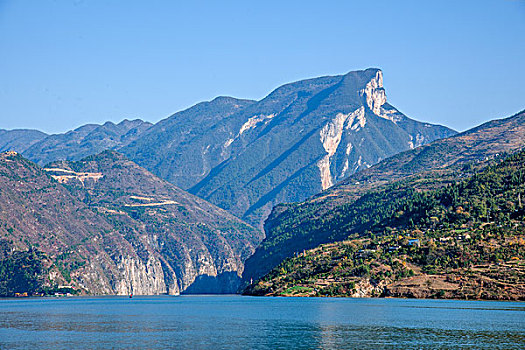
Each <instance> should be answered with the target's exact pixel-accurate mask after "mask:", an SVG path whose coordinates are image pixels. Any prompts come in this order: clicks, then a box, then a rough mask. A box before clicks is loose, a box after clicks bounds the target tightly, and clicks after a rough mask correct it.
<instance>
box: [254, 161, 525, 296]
mask: <svg viewBox="0 0 525 350" xmlns="http://www.w3.org/2000/svg"><path fill="white" fill-rule="evenodd" d="M409 185H410V183H409V182H400V183H394V184H391V185H390V186H388V187H387V188H385V189H383V190H380V191H376V192H373V193H369V194H367V195H365V196H363V197H362V198H361V199H360V200H358V201H357V202H356V203H355V205H352V206H349V207H348V208H346V211H341V212H338V214H335V215H334V216H333V218H332V219H331V220H330V225H332V229H333V232H336V234H339V235H340V237H341V238H343V234H344V232H345V230H348V229H349V227H353V228H355V227H356V226H360V227H361V230H360V233H359V234H355V235H352V236H350V237H345V238H346V240H344V241H339V242H337V243H332V244H326V245H322V246H319V247H317V248H315V249H312V250H307V251H304V252H300V253H297V254H295V256H294V257H292V258H289V259H286V260H285V261H283V262H282V263H281V264H280V265H279V266H277V267H276V268H274V269H273V270H272V271H271V272H270V273H269V274H267V275H266V276H264V277H263V278H261V280H260V281H258V282H257V283H255V284H252V285H251V286H249V287H248V288H247V290H246V291H245V293H247V294H256V295H261V294H269V295H308V296H321V295H328V296H408V297H445V298H447V297H448V298H483V299H520V300H523V299H525V260H524V259H525V203H523V202H524V201H523V198H524V197H525V151H521V152H519V153H517V154H515V155H512V156H509V157H507V158H506V159H505V160H503V161H501V162H499V163H498V164H497V165H493V166H489V167H487V168H486V169H485V170H484V171H482V172H480V173H477V174H474V175H473V176H472V177H471V178H469V179H468V180H463V181H456V182H455V183H452V184H449V185H447V186H444V187H441V188H439V189H435V190H429V191H417V190H414V189H411V188H410V186H409ZM348 217H351V218H354V219H352V220H351V221H348V220H346V219H345V218H348ZM333 238H337V237H333Z"/></svg>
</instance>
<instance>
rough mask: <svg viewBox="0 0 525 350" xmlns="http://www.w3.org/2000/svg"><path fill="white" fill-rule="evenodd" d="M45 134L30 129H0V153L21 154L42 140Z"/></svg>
mask: <svg viewBox="0 0 525 350" xmlns="http://www.w3.org/2000/svg"><path fill="white" fill-rule="evenodd" d="M46 136H47V134H45V133H43V132H42V131H38V130H30V129H14V130H3V129H0V152H4V151H15V152H23V151H25V150H26V149H28V148H29V147H31V146H32V145H34V144H35V143H37V142H38V141H41V140H43V139H44V138H45V137H46Z"/></svg>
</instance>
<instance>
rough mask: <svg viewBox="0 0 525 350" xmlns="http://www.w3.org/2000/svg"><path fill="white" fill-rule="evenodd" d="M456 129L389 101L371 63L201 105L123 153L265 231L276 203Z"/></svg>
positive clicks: (310, 192) (155, 129) (299, 197)
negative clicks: (251, 97) (248, 97)
mask: <svg viewBox="0 0 525 350" xmlns="http://www.w3.org/2000/svg"><path fill="white" fill-rule="evenodd" d="M454 133H455V132H454V131H452V130H450V129H448V128H445V127H442V126H436V125H430V124H426V123H420V122H417V121H414V120H411V119H409V118H407V117H406V116H404V115H403V114H402V113H400V112H399V111H398V110H396V109H395V108H394V107H392V106H391V105H389V104H388V103H387V102H386V94H385V90H384V88H383V76H382V72H381V71H380V70H378V69H367V70H364V71H357V72H350V73H348V74H346V75H341V76H329V77H321V78H316V79H309V80H303V81H299V82H295V83H291V84H287V85H284V86H281V87H279V88H277V89H276V90H275V91H273V92H272V93H270V94H269V95H268V96H267V97H266V98H264V99H262V100H261V101H245V100H237V99H232V98H224V97H223V98H217V99H216V100H213V101H211V102H207V103H201V104H198V105H196V106H195V107H192V108H190V109H188V110H186V111H183V112H180V113H177V114H175V115H173V116H172V117H169V118H167V119H166V120H163V121H161V122H159V123H158V124H156V125H154V126H153V127H152V128H150V129H149V130H148V131H147V132H146V133H145V134H144V136H142V137H141V138H139V139H138V140H136V141H135V142H133V143H131V144H130V145H128V146H125V147H123V148H122V149H121V151H122V152H123V153H124V154H126V155H127V156H128V157H129V158H130V159H133V160H134V161H136V162H137V163H138V164H140V165H141V166H144V167H145V168H147V169H149V170H150V171H152V172H153V173H155V174H157V175H158V176H160V177H162V178H165V179H167V180H168V181H170V182H172V183H174V184H176V185H177V186H180V187H182V188H185V189H188V191H189V192H191V193H193V194H195V195H197V196H199V197H201V198H204V199H206V200H208V201H210V202H212V203H214V204H216V205H218V206H219V207H221V208H223V209H226V210H228V211H229V212H231V213H233V214H234V215H236V216H238V217H240V218H243V219H244V220H246V221H247V222H249V223H252V224H253V225H256V226H258V227H262V222H263V221H264V220H265V219H266V217H267V215H268V214H269V213H270V210H271V208H272V207H273V206H274V205H275V204H277V203H281V202H290V201H300V200H304V199H305V198H307V197H308V196H311V195H313V194H315V193H318V192H319V191H321V190H323V189H326V188H328V187H330V186H332V185H333V184H335V183H337V182H338V181H340V180H341V179H343V178H345V177H346V176H348V175H351V174H353V173H355V172H356V171H359V170H362V169H366V168H367V167H369V166H371V165H373V164H375V163H377V162H378V161H380V160H381V159H384V158H386V157H388V156H390V155H393V154H395V153H398V152H401V151H404V150H408V149H410V148H413V147H416V146H418V145H420V144H423V143H427V142H430V141H433V140H435V139H438V138H442V137H447V136H450V135H452V134H454ZM159 144H161V145H163V147H158V146H159Z"/></svg>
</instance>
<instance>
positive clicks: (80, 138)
mask: <svg viewBox="0 0 525 350" xmlns="http://www.w3.org/2000/svg"><path fill="white" fill-rule="evenodd" d="M151 125H152V124H151V123H148V122H144V121H142V120H140V119H135V120H127V119H125V120H123V121H121V122H120V123H118V124H114V123H112V122H106V123H104V124H103V125H96V124H87V125H84V126H81V127H79V128H77V129H75V130H72V131H68V132H67V133H64V134H54V135H49V136H48V137H46V138H44V139H42V140H40V141H39V142H36V143H34V144H33V145H32V146H31V147H28V148H27V149H25V150H21V151H20V152H22V154H23V155H24V157H26V158H29V159H30V160H32V161H34V162H36V163H37V164H40V165H44V164H47V163H49V162H53V161H56V160H79V159H82V158H84V157H86V156H90V155H93V154H97V153H100V152H102V151H104V150H107V149H118V148H120V147H122V146H124V145H127V144H129V143H130V142H132V141H134V140H136V139H137V138H138V137H139V136H140V135H141V134H142V133H143V132H144V131H146V130H147V129H149V127H150V126H151Z"/></svg>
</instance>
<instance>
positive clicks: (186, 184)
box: [120, 97, 255, 189]
mask: <svg viewBox="0 0 525 350" xmlns="http://www.w3.org/2000/svg"><path fill="white" fill-rule="evenodd" d="M254 102H255V101H250V100H240V99H236V98H232V97H217V98H216V99H214V100H213V101H210V102H201V103H198V104H196V105H195V106H193V107H191V108H189V109H186V110H184V111H182V112H178V113H175V114H174V115H173V116H171V117H169V118H166V119H164V120H161V121H160V122H158V123H157V124H155V125H154V126H153V127H151V128H150V129H149V130H148V131H147V132H145V133H144V134H143V135H142V136H141V137H140V138H139V139H137V140H136V141H134V142H132V143H130V144H129V145H127V146H126V147H123V148H122V149H121V150H120V152H122V153H123V154H125V155H126V156H127V157H128V158H130V159H132V160H133V161H134V162H136V163H137V164H140V165H141V166H143V167H145V168H146V169H148V170H150V171H152V172H153V173H155V174H156V175H157V176H159V177H161V178H163V179H166V180H168V181H170V182H172V183H173V184H175V185H176V186H178V187H180V188H184V189H188V188H190V187H191V186H193V185H195V184H196V183H198V182H199V181H201V180H202V179H203V178H204V177H205V176H206V175H208V174H209V172H210V171H211V169H213V168H215V167H217V166H218V165H219V164H220V163H221V162H222V161H223V160H224V155H223V153H224V152H223V150H222V148H221V147H222V145H223V144H224V142H225V140H227V139H228V138H229V137H230V134H231V133H233V132H234V126H233V125H229V124H225V125H223V124H220V122H221V121H223V120H224V119H228V117H230V116H232V115H233V114H235V113H236V112H238V111H239V110H242V109H244V108H246V107H247V106H250V105H251V104H253V103H254Z"/></svg>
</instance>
